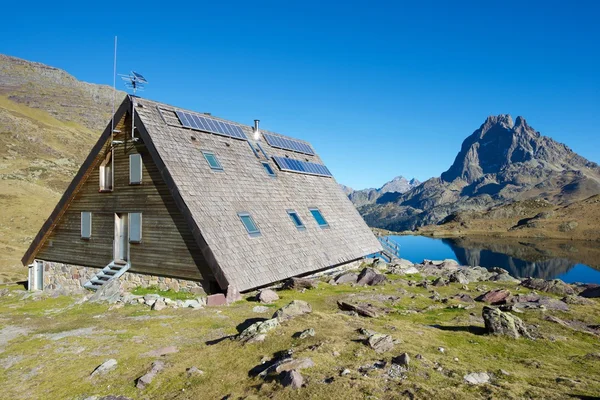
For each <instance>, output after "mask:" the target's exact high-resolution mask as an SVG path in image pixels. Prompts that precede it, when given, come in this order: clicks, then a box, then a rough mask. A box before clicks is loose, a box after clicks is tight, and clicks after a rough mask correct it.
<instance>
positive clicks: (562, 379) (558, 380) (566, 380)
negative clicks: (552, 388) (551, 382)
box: [556, 376, 581, 386]
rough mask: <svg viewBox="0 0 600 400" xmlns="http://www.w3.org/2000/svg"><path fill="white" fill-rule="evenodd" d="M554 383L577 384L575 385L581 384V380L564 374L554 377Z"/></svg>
mask: <svg viewBox="0 0 600 400" xmlns="http://www.w3.org/2000/svg"><path fill="white" fill-rule="evenodd" d="M556 383H560V384H564V385H567V386H577V385H580V384H581V381H578V380H575V379H571V378H566V377H564V376H559V377H558V378H556Z"/></svg>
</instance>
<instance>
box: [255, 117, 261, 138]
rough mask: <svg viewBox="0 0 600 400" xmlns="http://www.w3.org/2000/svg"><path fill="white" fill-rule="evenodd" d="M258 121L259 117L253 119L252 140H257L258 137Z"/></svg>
mask: <svg viewBox="0 0 600 400" xmlns="http://www.w3.org/2000/svg"><path fill="white" fill-rule="evenodd" d="M259 123H260V119H255V120H254V140H258V138H259V137H260V129H259V128H258V124H259Z"/></svg>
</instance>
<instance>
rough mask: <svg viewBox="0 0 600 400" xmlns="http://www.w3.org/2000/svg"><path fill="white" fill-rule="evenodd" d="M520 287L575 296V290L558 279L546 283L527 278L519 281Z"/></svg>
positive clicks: (541, 280)
mask: <svg viewBox="0 0 600 400" xmlns="http://www.w3.org/2000/svg"><path fill="white" fill-rule="evenodd" d="M521 286H523V287H526V288H528V289H533V290H537V291H542V292H548V293H554V294H558V295H562V296H567V295H570V294H575V289H573V287H572V286H571V285H568V284H566V283H564V282H563V281H561V280H560V279H553V280H551V281H546V280H543V279H535V278H527V279H524V280H523V281H521Z"/></svg>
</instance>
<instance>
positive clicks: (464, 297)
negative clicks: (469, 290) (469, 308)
mask: <svg viewBox="0 0 600 400" xmlns="http://www.w3.org/2000/svg"><path fill="white" fill-rule="evenodd" d="M451 299H454V300H458V301H462V302H463V303H474V302H475V300H473V298H472V297H471V296H470V295H468V294H466V293H459V294H456V295H454V296H452V297H451Z"/></svg>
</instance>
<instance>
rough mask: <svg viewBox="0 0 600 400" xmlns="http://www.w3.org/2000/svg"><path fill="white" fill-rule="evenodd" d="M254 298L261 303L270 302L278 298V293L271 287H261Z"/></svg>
mask: <svg viewBox="0 0 600 400" xmlns="http://www.w3.org/2000/svg"><path fill="white" fill-rule="evenodd" d="M256 300H258V301H260V302H261V303H265V304H270V303H272V302H274V301H277V300H279V295H278V294H277V293H275V291H274V290H271V289H263V290H261V291H260V292H258V294H257V295H256Z"/></svg>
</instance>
